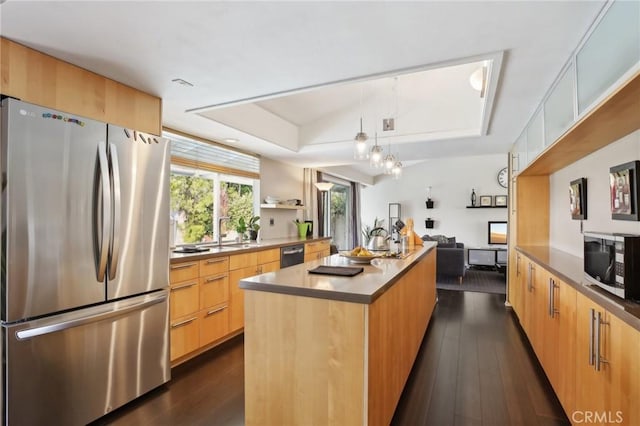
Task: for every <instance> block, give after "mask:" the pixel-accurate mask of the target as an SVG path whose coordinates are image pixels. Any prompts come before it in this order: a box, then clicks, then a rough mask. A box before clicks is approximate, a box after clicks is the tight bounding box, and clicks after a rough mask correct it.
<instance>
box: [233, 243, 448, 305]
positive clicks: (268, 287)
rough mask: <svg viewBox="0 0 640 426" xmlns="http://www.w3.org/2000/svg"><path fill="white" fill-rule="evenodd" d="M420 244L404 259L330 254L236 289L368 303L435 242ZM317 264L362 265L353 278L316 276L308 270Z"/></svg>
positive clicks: (251, 279) (242, 283)
mask: <svg viewBox="0 0 640 426" xmlns="http://www.w3.org/2000/svg"><path fill="white" fill-rule="evenodd" d="M424 244H425V245H424V247H419V246H418V247H416V249H415V250H414V251H413V252H411V253H410V254H409V255H408V256H406V257H405V258H402V259H394V258H379V259H373V260H372V261H371V264H370V265H369V264H357V263H350V262H349V260H348V259H347V258H345V257H343V256H341V255H339V254H334V255H333V256H329V257H325V258H323V259H319V260H314V261H311V262H306V263H302V264H300V265H295V266H290V267H288V268H284V269H281V270H279V271H275V272H268V273H266V274H262V275H256V276H254V277H249V278H245V279H243V280H241V281H240V288H242V289H245V290H257V291H268V292H272V293H283V294H290V295H295V296H306V297H316V298H320V299H331V300H340V301H345V302H354V303H363V304H370V303H372V302H373V301H374V300H376V299H377V298H378V297H380V295H381V294H383V293H384V292H385V291H386V290H387V289H388V288H389V287H391V286H392V285H393V283H394V282H396V281H397V280H398V279H399V278H400V277H402V276H403V275H404V274H405V273H406V272H407V271H408V270H409V269H411V267H412V266H413V265H414V264H416V263H417V262H418V261H419V260H421V259H422V258H423V257H424V256H426V255H427V254H428V253H429V252H430V251H431V250H432V249H433V248H434V247H435V246H436V243H435V242H425V243H424ZM319 265H329V266H362V267H363V268H364V271H363V272H362V273H360V274H358V275H356V276H354V277H340V276H332V275H316V274H310V273H309V272H308V271H309V270H310V269H313V268H315V267H316V266H319ZM426 284H427V283H425V285H426ZM433 285H435V283H433Z"/></svg>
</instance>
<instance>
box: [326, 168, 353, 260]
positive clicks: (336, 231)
mask: <svg viewBox="0 0 640 426" xmlns="http://www.w3.org/2000/svg"><path fill="white" fill-rule="evenodd" d="M324 180H325V181H327V182H332V183H333V184H334V185H333V187H332V188H331V189H330V190H329V191H328V194H326V195H325V200H326V201H327V204H328V205H327V206H326V210H325V215H324V220H325V222H324V225H325V229H326V230H327V232H326V235H330V236H332V237H333V241H332V243H333V244H335V245H336V246H337V247H338V250H347V249H349V248H351V241H352V235H353V230H352V229H351V228H352V226H351V222H352V221H351V217H352V216H353V212H352V211H351V210H352V207H351V206H352V204H353V203H352V196H353V195H352V194H351V185H350V184H349V182H345V181H342V180H341V179H337V178H333V177H330V176H325V177H324ZM326 213H328V214H326Z"/></svg>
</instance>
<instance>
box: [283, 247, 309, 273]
mask: <svg viewBox="0 0 640 426" xmlns="http://www.w3.org/2000/svg"><path fill="white" fill-rule="evenodd" d="M303 262H304V244H296V245H294V246H287V247H282V248H281V249H280V267H281V268H286V267H287V266H293V265H297V264H299V263H303Z"/></svg>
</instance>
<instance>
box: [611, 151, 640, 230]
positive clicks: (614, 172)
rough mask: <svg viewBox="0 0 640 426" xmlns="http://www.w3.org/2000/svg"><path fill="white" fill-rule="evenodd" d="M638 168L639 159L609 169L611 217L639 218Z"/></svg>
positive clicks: (622, 218) (623, 218)
mask: <svg viewBox="0 0 640 426" xmlns="http://www.w3.org/2000/svg"><path fill="white" fill-rule="evenodd" d="M638 169H640V161H630V162H628V163H624V164H620V165H618V166H614V167H611V168H610V169H609V190H610V199H611V219H618V220H636V221H637V220H639V219H640V215H638V196H639V195H640V191H639V190H638V186H639V184H640V182H639V180H638Z"/></svg>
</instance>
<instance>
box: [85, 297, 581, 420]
mask: <svg viewBox="0 0 640 426" xmlns="http://www.w3.org/2000/svg"><path fill="white" fill-rule="evenodd" d="M438 297H439V300H438V303H437V305H436V307H435V309H434V312H433V317H432V320H431V322H430V324H429V327H428V329H427V332H426V333H425V336H424V339H423V341H422V344H421V347H420V350H419V352H418V355H417V358H416V361H415V363H414V365H413V368H412V370H411V374H410V376H409V379H408V381H407V383H406V385H405V388H404V391H403V393H402V396H401V398H400V401H399V403H398V407H397V408H396V412H395V414H394V417H393V420H392V422H391V424H393V425H399V426H404V425H407V426H418V425H438V426H440V425H443V426H444V425H472V426H475V425H490V426H497V425H500V424H505V425H506V424H509V425H568V424H569V421H568V419H567V418H566V416H565V415H564V413H563V411H562V408H561V406H560V404H559V402H558V401H557V399H556V398H555V395H554V394H553V390H552V389H551V387H550V385H549V383H548V381H547V380H546V377H545V376H544V373H543V372H542V370H541V368H540V366H539V364H538V363H537V361H536V359H535V356H534V354H533V351H532V349H531V347H530V346H529V343H528V341H527V340H526V338H525V337H524V335H523V331H522V329H521V328H520V325H519V324H518V321H517V317H516V316H515V315H513V313H512V311H509V310H507V309H505V307H504V295H502V296H500V295H491V294H482V293H465V292H458V291H446V290H439V291H438ZM456 340H457V342H456ZM477 342H484V343H477ZM243 350H244V345H243V337H242V336H238V337H236V338H233V339H232V340H230V341H228V342H225V343H223V344H222V345H220V346H218V347H215V348H214V349H212V350H210V351H208V352H206V353H204V354H202V355H200V356H199V357H197V358H194V359H192V360H190V361H188V362H186V363H184V364H182V365H180V366H178V367H175V368H174V369H173V370H172V377H173V379H172V381H171V382H170V383H169V384H168V385H165V386H162V387H160V388H159V389H157V390H155V391H153V392H150V393H149V394H147V395H146V396H143V397H142V398H139V399H138V400H136V401H134V402H132V403H130V404H129V405H127V406H125V407H123V408H122V409H120V410H117V411H116V412H114V413H111V414H110V415H108V416H105V417H103V418H102V419H100V420H99V421H97V422H95V425H107V424H113V425H118V426H120V425H124V426H128V425H151V424H153V425H182V424H189V425H192V424H193V425H214V426H215V425H242V424H244V371H243V368H244V355H243ZM481 351H488V352H491V353H490V354H485V355H482V354H481V353H480V352H481ZM492 359H493V361H491V360H492ZM485 362H486V363H488V364H489V365H488V366H485ZM491 364H492V365H491ZM474 365H477V369H476V370H475V371H474V368H473V366H474ZM487 367H488V368H489V369H490V370H492V371H493V373H492V374H493V375H494V376H495V378H494V379H492V378H490V377H487V376H486V375H485V376H482V374H483V373H482V370H484V369H485V368H487ZM454 372H455V373H454ZM481 377H482V378H481ZM467 387H468V388H470V391H469V393H467V391H466V390H465V388H467ZM480 388H481V389H482V390H477V395H473V390H476V389H480ZM495 389H500V390H499V391H495ZM439 392H442V393H444V394H445V395H439V394H438V393H439ZM485 393H488V394H487V395H484V394H485ZM445 397H448V398H449V400H448V401H443V400H444V399H445ZM480 398H483V400H480ZM488 399H496V400H498V401H497V402H495V401H489V400H488ZM466 404H468V406H465V405H466ZM479 406H480V407H481V408H480V409H478V407H479ZM447 409H448V410H450V412H447ZM488 409H495V410H502V412H501V413H491V412H487V411H486V410H488ZM434 419H436V420H439V422H438V423H435V422H433V420H434ZM496 419H498V420H496ZM500 419H502V420H504V423H495V422H496V421H500Z"/></svg>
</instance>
